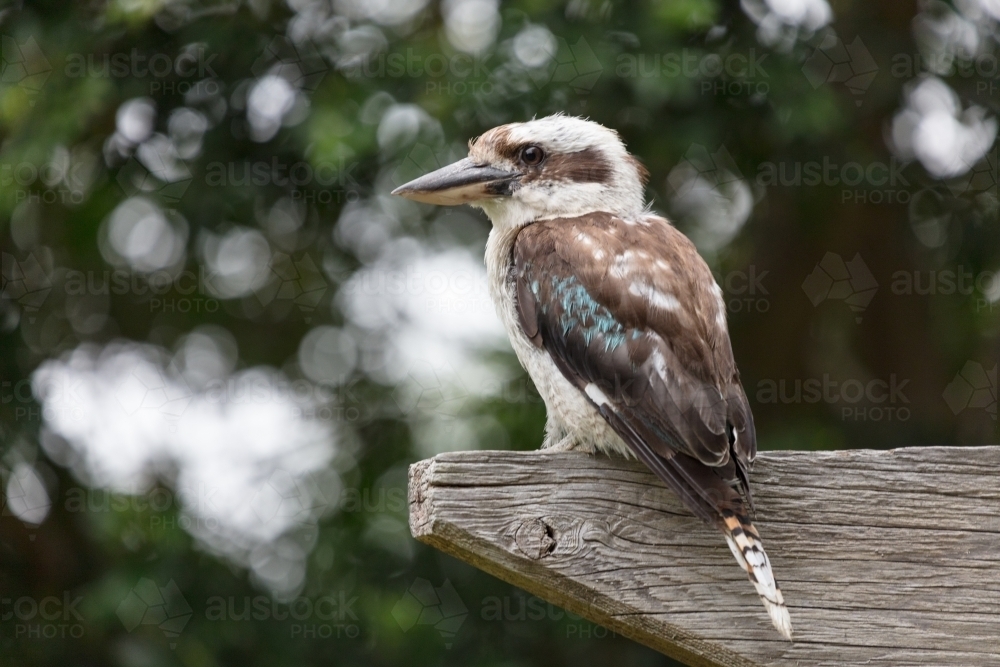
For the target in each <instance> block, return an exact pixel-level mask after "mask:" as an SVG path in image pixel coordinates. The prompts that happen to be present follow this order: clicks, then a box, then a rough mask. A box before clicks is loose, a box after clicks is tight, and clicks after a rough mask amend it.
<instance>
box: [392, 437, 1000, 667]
mask: <svg viewBox="0 0 1000 667" xmlns="http://www.w3.org/2000/svg"><path fill="white" fill-rule="evenodd" d="M753 489H754V497H755V499H756V503H757V508H758V516H757V519H756V521H755V523H756V525H757V526H758V528H759V529H760V531H761V536H762V537H763V540H764V544H765V546H766V547H767V551H768V555H769V556H770V557H771V562H772V565H773V567H774V572H775V575H776V577H777V578H778V580H779V582H780V583H781V588H782V591H783V592H784V595H785V600H786V602H787V603H788V606H789V609H790V611H791V614H792V624H793V627H794V630H795V641H794V642H786V641H783V640H782V639H781V638H780V636H779V635H778V634H777V633H776V632H775V631H774V629H773V628H772V626H771V623H770V621H769V620H768V617H767V614H766V613H765V611H764V609H763V607H762V606H761V604H760V601H759V600H758V599H757V596H756V594H755V593H754V591H753V587H752V586H751V585H750V584H749V582H747V580H746V577H745V575H744V574H743V572H742V570H740V569H739V567H738V566H737V565H736V563H735V561H734V560H733V557H732V554H730V552H729V549H728V548H727V547H726V544H725V541H724V540H723V538H722V536H721V535H719V534H717V533H715V532H714V531H713V530H712V529H711V528H709V527H708V526H706V525H705V524H703V523H702V522H701V521H699V520H698V519H696V518H694V516H692V515H691V514H690V513H689V512H688V511H687V510H686V509H684V507H683V506H682V505H681V503H680V501H679V500H678V499H677V498H676V497H675V496H674V495H673V494H672V493H671V492H670V491H669V490H667V489H666V488H665V487H664V486H663V485H662V484H661V483H660V482H659V481H658V480H657V479H656V478H655V477H654V476H653V475H652V474H651V473H649V472H648V471H647V470H646V469H645V468H644V467H643V466H642V465H641V464H639V463H636V462H634V461H624V460H621V459H608V458H605V457H591V456H587V455H585V454H577V453H547V452H479V451H477V452H455V453H449V454H442V455H439V456H436V457H434V458H433V459H429V460H426V461H420V462H419V463H416V464H414V465H413V466H411V468H410V530H411V531H412V533H413V535H414V536H415V537H416V538H417V539H419V540H421V541H423V542H426V543H428V544H431V545H433V546H435V547H437V548H439V549H441V550H442V551H445V552H447V553H449V554H452V555H454V556H456V557H458V558H460V559H462V560H465V561H467V562H469V563H471V564H473V565H475V566H477V567H479V568H481V569H483V570H485V571H486V572H489V573H490V574H493V575H495V576H497V577H499V578H500V579H503V580H505V581H508V582H510V583H512V584H515V585H517V586H520V587H521V588H523V589H525V590H527V591H529V592H531V593H533V594H535V595H538V596H539V597H542V598H545V599H546V600H548V601H550V602H552V603H554V604H557V605H560V606H563V607H565V608H566V609H569V610H570V611H572V612H574V613H577V614H580V615H581V616H584V617H585V618H588V619H590V620H592V621H594V622H596V623H600V624H601V625H604V626H606V627H608V628H611V629H613V630H614V631H616V632H618V633H620V634H623V635H626V636H628V637H631V638H633V639H635V640H636V641H639V642H642V643H643V644H646V645H648V646H650V647H652V648H654V649H656V650H659V651H661V652H663V653H665V654H667V655H670V656H673V657H675V658H677V659H679V660H681V661H684V662H686V663H688V664H691V665H713V666H714V665H721V666H725V667H736V666H751V665H781V666H784V665H789V666H790V665H849V664H867V665H886V666H888V665H893V666H894V667H898V666H908V665H909V666H913V667H918V666H919V667H925V666H927V665H935V666H937V665H942V666H943V665H955V666H961V667H974V666H977V665H998V664H1000V447H976V448H951V447H927V448H908V449H897V450H891V451H869V450H855V451H838V452H769V453H762V454H761V455H760V456H759V457H758V459H757V464H756V466H755V468H754V474H753Z"/></svg>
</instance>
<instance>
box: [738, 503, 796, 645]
mask: <svg viewBox="0 0 1000 667" xmlns="http://www.w3.org/2000/svg"><path fill="white" fill-rule="evenodd" d="M722 520H723V522H724V523H725V531H726V542H728V543H729V548H730V549H731V550H732V552H733V555H734V556H736V561H737V562H738V563H739V564H740V566H741V567H742V568H743V569H744V570H745V571H746V573H747V576H748V577H749V578H750V582H751V583H752V584H753V586H754V588H756V589H757V594H758V595H760V599H761V602H763V603H764V608H765V609H767V613H768V615H769V616H770V617H771V622H772V623H774V627H775V628H777V629H778V632H780V633H781V634H782V636H783V637H784V638H785V639H788V640H789V641H790V640H791V639H792V619H791V617H790V616H789V615H788V607H786V606H785V599H784V598H783V597H782V596H781V589H780V588H778V582H776V581H775V580H774V574H773V573H772V572H771V561H770V560H769V559H768V557H767V553H765V552H764V545H763V544H762V543H761V541H760V534H759V533H758V532H757V529H756V528H754V525H753V523H751V522H750V519H748V518H747V517H745V516H741V515H739V514H736V513H734V512H724V513H723V515H722Z"/></svg>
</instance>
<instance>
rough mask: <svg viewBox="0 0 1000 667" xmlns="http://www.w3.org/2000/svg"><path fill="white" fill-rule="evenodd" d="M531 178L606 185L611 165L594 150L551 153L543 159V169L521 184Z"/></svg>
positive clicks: (608, 180) (599, 152) (601, 154)
mask: <svg viewBox="0 0 1000 667" xmlns="http://www.w3.org/2000/svg"><path fill="white" fill-rule="evenodd" d="M533 178H544V179H545V180H552V181H571V182H573V183H608V182H610V180H611V164H610V163H609V162H608V160H607V158H605V157H604V154H603V153H601V151H600V150H598V149H596V148H585V149H583V150H582V151H577V152H575V153H553V154H552V155H549V156H548V157H547V158H546V159H545V167H544V168H543V169H542V170H541V171H540V172H539V173H538V174H537V175H535V176H532V175H530V174H529V175H528V176H526V177H525V178H524V180H523V181H522V182H524V183H529V182H531V180H533Z"/></svg>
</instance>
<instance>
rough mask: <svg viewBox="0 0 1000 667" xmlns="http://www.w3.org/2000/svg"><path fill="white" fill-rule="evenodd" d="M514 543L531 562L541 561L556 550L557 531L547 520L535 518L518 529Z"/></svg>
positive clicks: (515, 532) (523, 522) (523, 523)
mask: <svg viewBox="0 0 1000 667" xmlns="http://www.w3.org/2000/svg"><path fill="white" fill-rule="evenodd" d="M514 543H515V544H517V548H518V550H519V551H520V552H521V553H523V554H524V555H525V556H527V557H528V558H530V559H531V560H541V559H543V558H545V557H546V556H548V555H549V554H551V553H552V552H553V551H555V550H556V545H557V542H556V531H555V529H554V528H553V527H552V526H550V525H549V524H547V523H546V522H545V519H542V518H539V517H534V518H532V519H528V520H526V521H522V522H521V525H520V526H518V527H517V530H516V531H514Z"/></svg>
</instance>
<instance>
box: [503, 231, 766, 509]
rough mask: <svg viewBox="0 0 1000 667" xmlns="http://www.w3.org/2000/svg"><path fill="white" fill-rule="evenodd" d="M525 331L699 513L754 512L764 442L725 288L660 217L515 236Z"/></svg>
mask: <svg viewBox="0 0 1000 667" xmlns="http://www.w3.org/2000/svg"><path fill="white" fill-rule="evenodd" d="M510 279H511V280H513V281H514V282H515V288H516V294H517V308H518V313H519V317H520V323H521V326H522V328H523V330H524V332H525V334H526V335H527V336H528V338H529V339H531V340H532V341H533V342H534V344H535V345H537V346H539V347H541V348H544V349H545V350H546V351H547V352H548V353H549V354H550V355H551V356H552V358H553V359H554V360H555V363H556V365H557V366H558V367H559V369H560V370H561V371H562V373H563V374H564V375H565V376H566V377H567V378H568V379H569V380H570V382H572V383H573V384H574V385H575V386H576V387H577V388H578V389H579V390H580V391H581V392H583V393H584V394H585V395H586V396H587V398H588V399H589V400H590V401H591V403H592V404H593V405H594V406H595V407H596V408H597V409H598V410H599V411H600V413H601V414H602V415H603V416H604V418H605V419H606V420H607V421H608V423H609V424H610V425H611V427H612V428H613V429H614V430H615V432H616V433H618V435H619V436H621V438H622V440H624V441H625V443H626V444H627V445H628V446H629V447H630V448H631V449H632V450H633V451H634V452H635V454H636V456H637V457H638V458H639V459H640V460H642V461H643V462H645V463H646V465H648V466H649V467H650V468H651V469H652V470H653V471H654V472H655V473H656V474H657V475H658V476H659V477H660V478H661V479H663V480H664V481H665V482H666V483H667V484H668V485H669V486H670V487H671V488H672V489H673V490H674V491H675V492H676V493H678V495H680V496H681V498H682V499H684V500H685V502H686V504H687V505H688V506H689V507H690V508H691V509H692V511H694V512H695V513H696V514H698V515H699V516H701V517H702V518H703V519H705V520H706V521H710V522H713V523H717V524H718V523H719V520H720V515H721V514H722V513H724V512H726V511H733V512H739V513H740V514H743V513H745V512H746V510H745V509H743V508H744V507H745V505H744V502H745V503H746V505H749V506H751V507H752V500H751V498H750V488H749V483H748V471H749V468H750V465H751V464H752V462H753V459H754V457H755V455H756V450H757V444H756V436H755V433H754V426H753V417H752V415H751V413H750V406H749V404H748V402H747V398H746V395H745V393H744V392H743V388H742V386H741V384H740V380H739V373H738V371H737V369H736V364H735V362H734V360H733V353H732V348H731V346H730V342H729V334H728V331H727V328H726V315H725V304H724V302H723V300H722V292H721V290H720V289H719V287H718V285H717V284H716V282H715V279H714V278H713V276H712V273H711V271H710V270H709V268H708V266H707V265H706V264H705V262H704V260H702V259H701V257H700V256H699V255H698V252H697V251H696V250H695V248H694V246H693V245H692V244H691V242H690V241H689V240H688V239H687V238H686V237H685V236H684V235H683V234H681V233H680V232H679V231H677V230H676V229H675V228H674V227H673V226H671V225H670V224H669V223H668V222H667V221H666V220H664V219H663V218H659V217H655V216H646V217H645V218H643V219H642V220H639V221H636V222H630V221H624V220H622V219H619V218H617V217H615V216H612V215H610V214H606V213H594V214H589V215H585V216H581V217H577V218H563V219H556V220H547V221H541V222H536V223H534V224H531V225H528V226H527V227H525V228H524V229H523V230H522V231H521V232H520V233H519V234H518V236H517V239H516V241H515V244H514V248H513V266H512V275H511V278H510Z"/></svg>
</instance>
